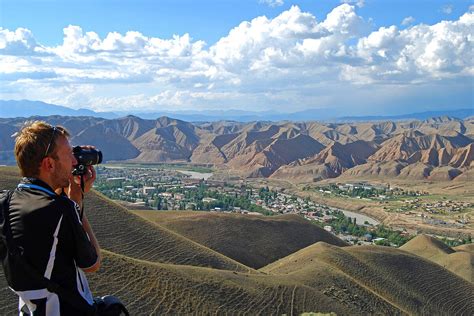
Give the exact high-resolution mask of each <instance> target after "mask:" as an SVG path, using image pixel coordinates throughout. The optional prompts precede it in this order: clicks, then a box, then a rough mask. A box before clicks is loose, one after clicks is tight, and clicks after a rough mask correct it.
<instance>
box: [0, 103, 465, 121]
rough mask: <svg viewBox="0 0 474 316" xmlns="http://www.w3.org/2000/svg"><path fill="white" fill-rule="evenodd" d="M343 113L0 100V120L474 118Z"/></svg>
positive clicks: (454, 114)
mask: <svg viewBox="0 0 474 316" xmlns="http://www.w3.org/2000/svg"><path fill="white" fill-rule="evenodd" d="M342 114H343V113H342V112H341V111H340V110H339V111H338V110H337V109H329V108H324V109H309V110H304V111H299V112H293V113H279V112H275V111H262V112H252V111H242V110H233V109H230V110H216V111H210V110H205V111H158V112H152V111H149V112H143V111H114V112H94V111H91V110H87V109H79V110H74V109H71V108H68V107H64V106H60V105H54V104H48V103H44V102H41V101H29V100H20V101H14V100H0V117H30V116H49V115H62V116H93V117H102V118H107V119H113V118H119V117H125V116H128V115H134V116H136V117H139V118H142V119H157V118H159V117H163V116H167V117H173V118H175V119H178V120H182V121H187V122H218V121H222V120H227V121H236V122H255V121H271V122H282V121H293V122H307V121H324V122H363V121H364V122H369V121H401V120H427V119H429V118H436V117H440V118H441V119H443V117H451V118H457V119H466V118H468V117H470V116H474V108H467V109H459V110H444V111H428V112H420V113H409V114H401V115H387V116H384V115H378V116H341V115H342Z"/></svg>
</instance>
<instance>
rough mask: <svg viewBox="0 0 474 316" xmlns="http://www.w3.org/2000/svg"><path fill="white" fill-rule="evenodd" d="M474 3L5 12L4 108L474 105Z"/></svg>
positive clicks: (1, 12) (92, 6)
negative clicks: (31, 104) (24, 104)
mask: <svg viewBox="0 0 474 316" xmlns="http://www.w3.org/2000/svg"><path fill="white" fill-rule="evenodd" d="M473 8H474V2H473V1H467V0H457V1H440V0H429V1H428V0H419V1H417V0H413V1H409V0H365V1H362V0H358V1H357V0H355V1H350V0H347V1H329V0H327V1H326V0H319V1H317V0H313V1H310V0H308V1H286V0H265V1H263V0H247V1H235V0H223V1H217V0H215V1H190V0H186V1H183V0H176V1H151V0H149V1H145V0H136V1H128V0H125V1H112V0H108V1H100V0H95V1H92V0H83V1H69V0H63V1H52V0H51V1H35V0H33V1H23V0H0V27H1V28H2V29H1V30H0V61H1V64H0V99H31V100H41V101H45V102H50V103H55V104H60V105H65V106H69V107H72V108H78V107H81V108H90V109H93V110H96V111H101V110H103V111H111V110H112V111H113V110H133V111H161V110H167V111H182V110H226V109H229V110H230V109H240V110H248V111H267V110H275V111H279V112H293V111H299V110H305V109H313V108H324V109H328V110H332V111H334V112H336V113H343V114H350V115H358V114H360V115H363V114H398V113H406V112H413V111H425V110H440V109H448V108H465V107H469V106H473V102H474V101H473V98H474V97H473V74H474V66H473V61H472V60H473V59H474V56H473V52H472V48H473V42H472V41H473V40H472V38H473V37H474V34H473V29H474V25H473V20H474V18H473V14H472V10H473Z"/></svg>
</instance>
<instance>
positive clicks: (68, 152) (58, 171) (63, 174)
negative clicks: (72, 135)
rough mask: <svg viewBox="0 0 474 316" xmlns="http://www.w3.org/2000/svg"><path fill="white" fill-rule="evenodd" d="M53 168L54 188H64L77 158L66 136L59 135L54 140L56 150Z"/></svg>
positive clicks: (67, 183)
mask: <svg viewBox="0 0 474 316" xmlns="http://www.w3.org/2000/svg"><path fill="white" fill-rule="evenodd" d="M55 156H56V157H57V159H54V161H55V163H54V169H53V181H54V183H55V188H53V189H57V188H64V187H67V186H68V185H69V177H70V176H71V173H72V170H73V169H74V165H76V164H77V160H76V158H75V157H74V155H73V154H72V147H71V145H70V144H69V141H68V139H67V138H66V137H64V136H61V137H59V138H58V139H57V140H56V150H55Z"/></svg>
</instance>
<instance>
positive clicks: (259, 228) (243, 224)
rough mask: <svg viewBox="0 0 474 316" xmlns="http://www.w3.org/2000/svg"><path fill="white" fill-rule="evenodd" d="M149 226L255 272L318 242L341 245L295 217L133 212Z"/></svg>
mask: <svg viewBox="0 0 474 316" xmlns="http://www.w3.org/2000/svg"><path fill="white" fill-rule="evenodd" d="M134 213H135V214H138V215H140V216H142V217H143V218H146V219H148V220H150V221H152V222H155V223H157V224H159V225H160V226H163V227H166V228H168V229H170V230H172V231H174V232H176V233H178V234H180V235H183V236H185V237H187V238H189V239H191V240H194V241H196V242H198V243H200V244H202V245H204V246H206V247H209V248H211V249H213V250H215V251H217V252H219V253H222V254H224V255H226V256H227V257H230V258H232V259H234V260H236V261H238V262H241V263H243V264H245V265H247V266H250V267H252V268H255V269H258V268H261V267H263V266H266V265H268V264H270V263H271V262H274V261H275V260H278V259H280V258H283V257H286V256H287V255H289V254H291V253H293V252H295V251H298V250H300V249H302V248H305V247H307V246H309V245H311V244H314V243H315V242H318V241H324V242H327V243H330V244H333V245H337V246H347V244H346V243H345V242H343V241H342V240H340V239H339V238H337V237H336V236H334V235H333V234H331V233H328V232H327V231H325V230H323V229H322V228H320V227H317V226H315V225H312V224H311V223H309V222H308V221H307V220H305V219H303V218H301V217H300V216H297V215H281V216H272V217H264V216H251V215H238V214H220V213H209V212H182V211H170V212H165V211H160V212H153V211H135V212H134Z"/></svg>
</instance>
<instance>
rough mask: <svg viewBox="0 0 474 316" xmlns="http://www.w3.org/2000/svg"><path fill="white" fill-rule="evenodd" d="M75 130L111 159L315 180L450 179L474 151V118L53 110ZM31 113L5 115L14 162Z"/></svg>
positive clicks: (75, 137) (465, 167)
mask: <svg viewBox="0 0 474 316" xmlns="http://www.w3.org/2000/svg"><path fill="white" fill-rule="evenodd" d="M34 119H43V120H46V121H48V122H50V123H52V124H55V125H57V124H61V125H64V126H65V127H66V128H68V129H69V130H70V131H71V133H72V142H73V143H74V144H92V145H95V146H96V147H98V148H100V149H102V150H103V152H104V157H105V159H106V160H109V161H110V160H119V161H130V162H142V163H143V162H144V163H154V162H190V163H199V164H202V163H205V164H212V165H214V166H216V167H219V168H224V169H232V171H233V172H236V173H238V174H240V175H241V176H243V177H272V178H276V179H286V180H291V181H294V182H311V181H314V180H321V179H326V178H335V177H339V176H341V175H345V176H352V177H354V176H355V177H361V176H363V177H371V176H373V177H378V176H390V177H397V178H400V179H428V180H433V181H440V180H443V181H449V180H452V179H455V178H458V177H460V176H461V178H462V175H465V174H468V173H469V172H470V171H471V169H472V167H473V163H472V161H473V159H474V120H473V119H472V118H467V119H465V120H459V119H455V118H450V117H438V118H432V119H428V120H425V121H406V122H391V121H387V122H369V123H321V122H279V123H272V122H252V123H239V122H227V121H222V122H214V123H194V124H193V123H189V122H184V121H181V120H177V119H172V118H168V117H161V118H159V119H156V120H145V119H140V118H138V117H134V116H127V117H123V118H120V119H113V120H106V119H100V118H92V117H60V116H50V117H43V118H38V117H37V118H34ZM25 120H27V119H24V118H13V119H0V130H2V131H4V132H2V133H0V145H2V152H1V153H2V155H1V156H0V163H2V162H3V163H11V162H12V161H13V160H12V149H13V140H12V138H11V135H12V134H13V133H14V132H15V131H16V130H18V129H19V128H20V127H21V125H22V124H23V122H24V121H25Z"/></svg>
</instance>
